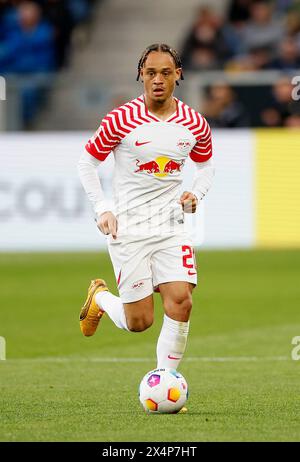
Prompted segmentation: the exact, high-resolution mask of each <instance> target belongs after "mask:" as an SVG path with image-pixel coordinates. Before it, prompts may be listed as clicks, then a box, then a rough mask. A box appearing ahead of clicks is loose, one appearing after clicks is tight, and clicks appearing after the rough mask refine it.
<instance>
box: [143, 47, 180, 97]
mask: <svg viewBox="0 0 300 462" xmlns="http://www.w3.org/2000/svg"><path fill="white" fill-rule="evenodd" d="M180 74H181V69H180V68H178V69H176V67H175V62H174V59H173V58H172V56H171V55H170V54H169V53H164V52H160V51H152V52H151V53H150V54H149V55H148V57H147V59H146V62H145V64H144V67H143V69H142V70H141V76H142V80H143V82H144V90H145V94H146V96H147V97H148V98H149V99H151V100H152V101H155V102H160V103H163V102H164V101H166V100H167V99H168V98H170V96H171V95H172V94H173V92H174V89H175V84H176V80H178V79H179V78H180Z"/></svg>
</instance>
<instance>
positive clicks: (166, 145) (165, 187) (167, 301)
mask: <svg viewBox="0 0 300 462" xmlns="http://www.w3.org/2000/svg"><path fill="white" fill-rule="evenodd" d="M140 78H141V80H142V83H143V87H144V92H143V95H142V96H139V97H138V98H136V99H133V100H132V101H130V102H128V103H126V104H124V105H123V106H120V107H119V108H117V109H114V110H112V111H111V112H110V113H109V114H108V115H107V116H106V117H104V119H103V120H102V122H101V124H100V127H99V129H98V130H97V131H96V133H95V134H94V136H93V137H92V138H91V139H90V140H89V141H88V143H87V144H86V146H85V150H84V152H83V154H82V156H81V158H80V160H79V164H78V170H79V176H80V180H81V182H82V185H83V187H84V189H85V191H86V193H87V195H88V197H89V199H90V200H91V202H92V205H93V208H94V211H95V214H96V220H97V225H98V228H99V229H100V231H101V232H102V233H104V234H105V235H107V244H108V250H109V254H110V257H111V260H112V264H113V267H114V272H115V277H116V281H117V284H118V290H119V295H120V296H119V297H117V296H116V295H113V294H112V293H111V292H110V291H109V289H108V287H107V285H106V283H105V281H104V280H102V279H95V280H93V281H92V282H91V284H90V286H89V289H88V296H87V299H86V302H85V304H84V306H83V308H82V309H81V313H80V327H81V331H82V333H83V334H84V335H86V336H91V335H93V334H94V333H95V331H96V329H97V326H98V324H99V321H100V319H101V317H102V315H103V314H104V313H106V314H107V315H108V316H109V317H110V319H111V320H112V321H113V322H114V323H115V325H116V326H117V327H119V328H120V329H125V330H127V331H131V332H141V331H144V330H145V329H148V328H149V327H150V326H151V324H152V323H153V312H154V305H153V292H154V291H159V292H160V295H161V298H162V303H163V307H164V313H165V314H164V320H163V325H162V329H161V333H160V335H159V338H158V342H157V350H156V351H157V367H158V368H173V369H176V368H177V367H178V366H179V363H180V361H181V359H182V357H183V354H184V351H185V348H186V343H187V337H188V332H189V318H190V313H191V308H192V291H193V289H194V288H195V286H196V284H197V271H196V262H195V257H194V252H193V246H192V242H191V241H190V238H189V236H188V235H187V234H186V232H185V230H184V214H185V213H194V212H195V211H196V208H197V205H198V203H199V201H201V200H202V199H203V197H204V196H205V194H206V193H207V191H208V189H209V188H210V186H211V183H212V178H213V175H214V167H213V164H212V159H211V157H212V142H211V131H210V127H209V125H208V123H207V121H206V120H205V118H204V117H202V116H201V115H200V114H199V113H198V112H196V111H195V110H194V109H192V108H190V107H189V106H188V105H186V104H185V103H183V102H182V101H180V100H179V99H177V98H175V97H174V96H173V92H174V89H175V85H176V84H177V85H178V81H179V80H180V79H181V80H183V73H182V67H181V61H180V58H179V56H178V54H177V52H176V51H175V50H174V49H172V48H171V47H170V46H168V45H166V44H154V45H151V46H149V47H148V48H146V50H145V51H144V52H143V54H142V56H141V58H140V60H139V63H138V75H137V80H139V79H140ZM112 154H113V155H114V159H115V166H114V177H113V190H114V198H113V199H114V208H113V210H112V209H110V208H109V207H108V206H107V205H106V202H105V197H104V194H103V190H102V187H101V183H100V180H99V176H98V174H97V168H98V167H99V166H100V168H105V159H106V157H107V156H108V155H112ZM188 156H189V157H190V158H191V159H192V160H193V161H194V163H195V166H196V169H195V177H194V179H193V184H192V185H191V190H190V191H184V192H181V191H180V187H181V183H182V168H183V165H184V163H185V160H186V159H187V157H188Z"/></svg>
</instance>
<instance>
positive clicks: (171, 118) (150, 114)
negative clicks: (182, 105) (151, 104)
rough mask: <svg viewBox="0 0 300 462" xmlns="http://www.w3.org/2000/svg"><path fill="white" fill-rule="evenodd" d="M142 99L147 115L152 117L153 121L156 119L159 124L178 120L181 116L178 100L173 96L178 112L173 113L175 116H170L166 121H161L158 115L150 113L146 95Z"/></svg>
mask: <svg viewBox="0 0 300 462" xmlns="http://www.w3.org/2000/svg"><path fill="white" fill-rule="evenodd" d="M140 98H141V99H142V100H143V103H144V107H145V113H146V115H147V116H151V118H152V119H155V120H156V121H157V122H171V121H172V120H173V119H176V117H178V115H179V110H178V99H177V98H175V96H173V98H174V99H175V101H176V111H175V112H173V114H171V115H170V117H168V118H167V119H166V120H162V119H159V118H158V117H157V116H156V115H154V114H152V112H150V111H148V108H147V106H146V101H145V95H141V96H140Z"/></svg>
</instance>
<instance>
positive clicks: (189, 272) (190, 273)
mask: <svg viewBox="0 0 300 462" xmlns="http://www.w3.org/2000/svg"><path fill="white" fill-rule="evenodd" d="M194 274H197V273H196V271H191V270H188V275H189V276H193V275H194Z"/></svg>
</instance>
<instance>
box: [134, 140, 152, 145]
mask: <svg viewBox="0 0 300 462" xmlns="http://www.w3.org/2000/svg"><path fill="white" fill-rule="evenodd" d="M148 143H151V141H143V142H142V143H139V142H138V141H136V142H135V145H136V146H143V144H148Z"/></svg>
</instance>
